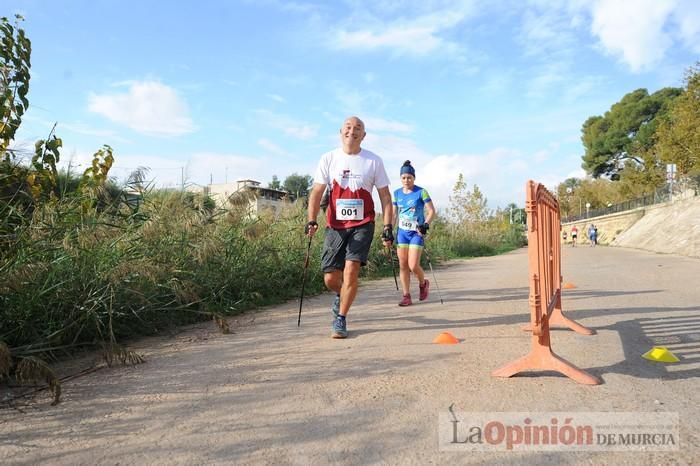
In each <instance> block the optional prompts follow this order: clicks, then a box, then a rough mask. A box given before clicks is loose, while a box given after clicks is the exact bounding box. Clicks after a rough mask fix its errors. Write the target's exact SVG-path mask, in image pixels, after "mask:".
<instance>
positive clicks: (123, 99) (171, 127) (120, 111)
mask: <svg viewBox="0 0 700 466" xmlns="http://www.w3.org/2000/svg"><path fill="white" fill-rule="evenodd" d="M88 110H89V111H91V112H94V113H98V114H100V115H102V116H104V117H106V118H108V119H109V120H111V121H114V122H116V123H119V124H122V125H125V126H127V127H129V128H131V129H133V130H134V131H136V132H139V133H143V134H149V135H155V136H177V135H181V134H186V133H191V132H193V131H194V130H195V128H194V125H193V123H192V120H191V118H190V116H189V109H188V106H187V103H186V102H185V101H184V100H183V99H182V98H181V97H180V96H179V95H178V94H177V92H176V91H175V90H174V89H173V88H172V87H169V86H166V85H165V84H162V83H160V82H157V81H137V82H131V83H129V90H128V91H127V92H126V93H121V94H101V95H99V94H94V93H91V94H90V96H89V99H88Z"/></svg>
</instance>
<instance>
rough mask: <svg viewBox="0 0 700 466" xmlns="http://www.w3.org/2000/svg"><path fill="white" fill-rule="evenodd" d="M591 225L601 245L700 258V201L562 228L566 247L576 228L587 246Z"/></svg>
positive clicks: (637, 211)
mask: <svg viewBox="0 0 700 466" xmlns="http://www.w3.org/2000/svg"><path fill="white" fill-rule="evenodd" d="M591 223H594V224H595V225H596V226H597V227H598V237H599V241H598V242H599V243H600V244H610V245H612V246H621V247H628V248H637V249H644V250H647V251H654V252H660V253H665V254H680V255H683V256H690V257H700V197H693V198H690V199H685V200H681V201H676V202H672V203H670V202H667V203H664V204H657V205H653V206H648V207H642V208H639V209H635V210H630V211H628V212H621V213H617V214H611V215H605V216H601V217H596V218H591V219H587V220H586V221H578V222H572V223H566V224H562V230H564V231H566V232H567V236H568V238H567V243H569V244H570V242H571V228H572V227H573V225H576V227H577V228H578V231H579V235H578V236H579V242H586V243H587V238H586V233H585V232H586V231H588V226H589V225H590V224H591Z"/></svg>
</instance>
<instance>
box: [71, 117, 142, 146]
mask: <svg viewBox="0 0 700 466" xmlns="http://www.w3.org/2000/svg"><path fill="white" fill-rule="evenodd" d="M57 128H58V129H59V130H67V131H70V132H72V133H76V134H83V135H85V136H96V137H99V138H103V139H105V143H106V144H112V143H113V142H112V141H119V142H129V141H128V140H127V139H124V138H123V137H121V136H119V135H118V134H117V133H116V131H112V130H108V129H98V128H93V127H92V126H89V125H87V124H85V123H83V122H80V121H78V122H74V123H60V124H59V125H58V126H57Z"/></svg>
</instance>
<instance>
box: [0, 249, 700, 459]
mask: <svg viewBox="0 0 700 466" xmlns="http://www.w3.org/2000/svg"><path fill="white" fill-rule="evenodd" d="M563 269H564V270H563V274H564V281H565V282H573V283H575V284H576V285H577V286H578V288H577V289H574V290H566V292H565V295H564V302H563V307H564V311H565V312H566V313H567V314H568V315H569V316H570V317H572V318H574V319H576V320H578V321H579V322H580V323H582V324H584V325H587V326H590V327H592V328H595V329H597V331H598V333H597V334H596V335H593V336H580V335H577V334H574V333H572V332H570V331H555V332H554V333H553V337H552V346H553V348H554V350H555V351H556V352H557V353H558V354H560V355H561V356H563V357H565V358H566V359H569V360H570V361H571V362H573V363H574V364H577V365H578V366H579V367H582V368H585V369H587V370H589V371H590V372H591V373H594V374H596V375H599V376H601V377H602V378H603V379H604V381H605V383H604V384H603V385H600V386H594V387H591V386H583V385H579V384H576V383H575V382H573V381H571V380H569V379H567V378H564V377H562V376H558V375H555V374H544V375H542V374H539V375H537V376H529V375H528V376H522V377H516V378H511V379H498V378H492V377H491V376H490V372H491V370H493V369H495V368H497V367H499V366H501V365H503V364H504V363H507V362H509V361H511V360H513V359H515V358H517V357H520V356H522V355H524V354H526V353H527V351H528V350H529V347H530V339H529V337H528V335H527V334H525V333H523V332H522V331H521V330H520V324H522V323H525V322H526V321H527V319H528V314H527V312H528V308H527V301H528V300H527V298H528V289H527V257H526V250H524V249H523V250H520V251H516V252H513V253H510V254H506V255H503V256H499V257H491V258H481V259H475V260H470V261H456V262H452V263H450V264H449V265H448V266H446V267H442V268H440V269H438V270H436V272H437V274H438V280H439V284H440V287H441V289H442V291H443V297H444V299H445V304H444V305H441V304H440V302H439V299H438V296H437V288H436V287H433V288H432V295H431V298H430V299H429V301H428V302H426V303H421V304H417V305H414V306H412V307H410V308H405V309H404V308H399V307H397V306H396V302H397V301H398V299H399V295H398V293H397V292H396V291H395V288H394V283H393V279H391V278H389V279H384V280H379V281H374V282H369V283H365V284H364V285H363V286H362V290H361V297H360V298H359V300H358V302H357V303H356V305H355V306H354V308H353V309H352V313H351V315H350V317H349V318H348V323H349V330H350V332H351V337H350V338H348V339H347V340H333V339H331V338H330V312H329V311H328V308H329V305H330V302H331V295H329V294H326V295H322V296H319V297H316V298H311V299H309V300H308V301H306V302H307V303H308V305H305V309H304V314H303V316H302V325H301V328H300V329H298V328H297V326H296V318H297V303H296V302H290V303H287V304H286V305H282V306H277V307H274V308H270V309H266V310H265V311H262V312H257V313H253V314H247V315H244V316H241V317H239V318H237V319H232V324H233V330H234V333H233V334H230V335H222V334H219V333H217V332H216V330H215V329H214V328H213V327H212V326H211V325H209V324H202V325H199V326H195V327H192V328H191V329H189V330H187V331H186V332H184V333H182V334H180V335H178V336H177V337H174V338H157V339H148V340H144V341H142V342H140V343H139V345H138V347H137V349H139V351H140V352H142V353H144V355H145V356H146V357H147V360H148V362H147V363H146V364H144V365H141V366H137V367H133V368H113V369H103V370H101V371H99V372H96V373H93V374H89V375H87V376H84V377H81V378H78V379H75V380H73V381H70V382H68V383H66V384H65V386H64V397H63V402H62V403H61V404H60V405H58V406H56V407H51V406H49V404H48V402H47V401H44V399H40V400H39V402H38V403H35V404H32V405H30V406H29V407H26V408H25V410H26V413H25V414H21V413H19V412H16V411H12V410H6V409H5V410H0V458H2V463H3V464H38V463H44V464H65V465H75V464H234V463H235V464H305V465H306V464H327V463H337V464H367V463H383V464H421V465H424V464H479V463H484V462H486V463H492V464H522V463H524V462H527V463H532V464H557V465H558V464H603V463H605V464H616V465H617V464H629V465H638V464H692V463H693V462H697V458H699V457H700V434H699V432H700V430H699V427H700V408H699V407H698V406H699V403H698V393H699V392H700V384H699V383H698V379H699V377H700V314H699V313H698V310H699V309H700V287H699V286H698V284H697V283H698V280H697V277H698V276H700V260H697V259H690V258H684V257H679V256H668V255H656V254H651V253H646V252H641V251H633V250H625V249H617V248H604V247H598V248H589V247H579V248H576V249H572V248H567V249H565V250H564V258H563ZM445 330H449V331H451V332H452V333H453V334H454V335H455V336H457V337H458V338H460V339H461V340H462V341H461V343H460V344H457V345H451V346H449V345H434V344H431V341H432V339H433V338H434V337H435V336H436V335H437V334H438V333H440V332H442V331H445ZM656 343H666V344H667V346H668V347H669V348H671V349H672V350H673V351H674V352H675V353H676V354H677V355H678V356H680V357H681V358H683V359H682V361H681V363H678V364H675V365H664V364H659V363H652V362H648V361H646V360H644V359H642V358H641V357H640V355H641V354H642V353H644V352H645V351H647V350H648V349H650V348H651V346H652V345H653V344H656ZM452 404H454V406H455V409H457V410H459V411H464V412H485V411H550V412H553V411H560V412H564V411H608V412H630V411H635V412H637V411H648V412H655V411H662V412H665V411H669V412H678V413H680V426H681V428H680V435H681V444H680V449H679V451H676V452H672V453H661V452H633V453H619V452H588V453H563V452H521V453H513V452H444V451H439V449H438V415H439V414H440V413H446V412H447V408H448V407H449V406H450V405H452Z"/></svg>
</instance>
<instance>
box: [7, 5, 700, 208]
mask: <svg viewBox="0 0 700 466" xmlns="http://www.w3.org/2000/svg"><path fill="white" fill-rule="evenodd" d="M2 5H3V6H2V8H1V10H2V11H0V14H2V15H5V16H9V15H11V14H14V13H20V14H22V15H23V16H25V19H26V20H25V21H24V23H23V24H22V27H23V28H24V29H25V30H26V31H27V34H28V36H29V37H30V39H31V40H32V46H33V52H32V80H31V85H30V94H29V99H30V104H31V107H30V110H29V111H28V112H27V113H26V116H25V118H24V122H23V126H22V128H21V130H20V132H19V134H18V138H17V141H16V144H15V146H16V147H25V148H28V149H31V148H32V147H33V141H35V140H36V139H38V138H45V137H46V136H47V134H48V132H49V130H50V129H51V126H52V125H53V123H54V122H58V127H57V133H58V135H59V137H61V138H62V139H63V142H64V148H63V151H62V164H63V165H64V166H65V165H67V163H68V161H69V160H70V163H71V165H72V167H78V168H77V169H78V170H83V169H84V167H85V166H86V164H87V163H89V160H91V156H92V154H93V153H94V152H95V151H96V150H98V149H99V148H100V147H101V146H102V145H103V144H109V145H111V146H112V147H113V148H114V151H115V157H116V163H115V166H114V168H113V171H112V175H114V176H115V177H117V178H118V179H123V178H124V177H125V176H126V175H127V174H128V173H129V172H130V171H131V170H133V169H134V168H136V167H140V166H147V167H150V169H151V170H150V173H149V176H150V178H152V179H153V180H154V182H155V183H156V184H158V185H160V186H179V185H180V181H181V175H182V173H183V172H184V173H185V176H186V182H187V183H196V184H201V185H204V184H207V183H209V181H210V180H212V181H213V182H214V183H222V182H224V181H229V182H231V181H234V180H235V179H238V178H253V179H257V180H259V181H261V182H263V183H264V184H267V182H269V181H270V179H271V178H272V175H277V176H278V177H279V178H280V179H282V180H283V179H284V178H285V177H286V176H287V175H289V174H291V173H293V172H297V173H301V174H313V172H314V169H315V166H316V163H317V161H318V159H319V157H320V155H321V154H322V153H323V152H326V151H328V150H330V149H332V148H334V147H336V146H337V145H338V141H339V140H338V129H339V128H340V125H341V124H342V121H343V119H344V118H345V117H346V116H348V115H357V116H359V117H360V118H362V119H363V120H364V121H365V123H366V127H367V132H368V135H367V138H366V139H365V142H364V144H363V146H364V147H365V148H367V149H370V150H372V151H374V152H376V153H378V154H379V155H380V156H382V157H383V159H384V161H385V165H386V167H387V171H388V173H389V176H390V179H391V180H392V186H393V187H398V186H399V168H400V166H401V164H402V162H403V161H404V160H405V159H410V160H411V161H412V162H413V164H414V166H415V167H416V172H417V178H416V183H417V184H419V185H421V186H424V187H426V188H427V189H428V190H429V191H430V192H431V194H432V195H433V198H434V199H435V201H436V205H437V206H438V208H441V207H447V203H448V196H449V193H450V190H451V188H452V186H453V185H454V183H455V181H456V179H457V176H458V174H459V173H463V174H464V176H465V178H466V181H467V183H468V184H469V185H470V186H472V185H473V184H477V185H478V186H479V188H480V189H481V190H482V191H483V192H484V194H485V195H486V197H487V198H488V200H489V206H490V207H494V208H495V207H496V206H505V205H506V204H507V203H509V202H515V203H516V204H518V205H522V204H523V203H524V185H525V182H526V181H527V180H528V179H534V180H536V181H540V182H542V183H545V184H546V185H547V186H549V187H553V186H554V185H556V184H557V183H558V182H561V181H563V180H564V179H565V178H568V177H571V176H579V177H582V176H583V171H582V170H581V168H580V165H581V155H582V154H583V147H582V145H581V142H580V130H581V125H582V124H583V122H584V121H585V120H586V118H588V117H589V116H591V115H599V114H603V113H604V112H605V111H606V110H608V109H609V108H610V105H612V104H613V103H615V102H617V101H618V100H619V99H620V98H621V97H622V96H623V95H624V94H626V93H627V92H630V91H632V90H634V89H637V88H640V87H643V88H646V89H648V90H649V91H650V92H654V91H656V90H658V89H660V88H662V87H665V86H681V85H682V83H683V81H682V80H683V73H684V71H685V70H686V69H687V68H688V67H689V66H691V65H692V64H693V63H694V62H695V61H697V60H698V57H699V56H700V2H698V1H696V0H675V1H673V0H667V1H664V0H598V1H591V0H589V1H580V0H569V1H566V0H562V1H549V0H534V1H521V0H512V1H481V0H473V1H456V0H453V1H441V0H421V1H412V0H374V1H367V2H361V1H355V0H347V1H333V2H331V1H317V0H297V1H282V0H250V1H246V0H231V1H214V0H200V1H198V2H192V1H182V2H177V3H172V4H165V3H161V2H155V1H143V0H141V1H131V0H119V1H117V0H90V1H82V0H80V1H79V0H61V1H55V2H47V1H43V0H3V2H2ZM183 167H184V169H183ZM74 169H76V168H74Z"/></svg>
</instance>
